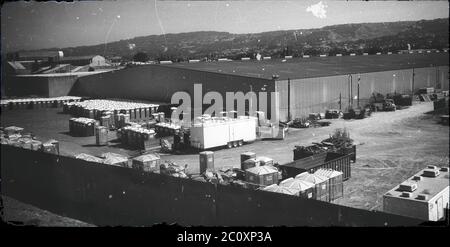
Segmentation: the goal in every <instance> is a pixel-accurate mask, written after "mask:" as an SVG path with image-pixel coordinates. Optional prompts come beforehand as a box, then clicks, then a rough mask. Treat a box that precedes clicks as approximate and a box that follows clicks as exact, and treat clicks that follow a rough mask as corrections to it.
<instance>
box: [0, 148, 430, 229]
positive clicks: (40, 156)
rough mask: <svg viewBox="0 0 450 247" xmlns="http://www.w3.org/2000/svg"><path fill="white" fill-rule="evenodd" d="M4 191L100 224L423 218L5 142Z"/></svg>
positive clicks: (406, 221) (380, 222) (377, 222)
mask: <svg viewBox="0 0 450 247" xmlns="http://www.w3.org/2000/svg"><path fill="white" fill-rule="evenodd" d="M1 153H2V155H1V193H2V194H5V195H8V196H11V197H14V198H17V199H18V200H21V201H23V202H26V203H30V204H33V205H36V206H38V207H41V208H44V209H47V210H49V211H52V212H55V213H57V214H60V215H64V216H68V217H72V218H76V219H80V220H83V221H86V222H89V223H93V224H96V225H132V226H137V225H146V226H149V225H152V224H155V223H162V222H166V223H173V222H176V223H179V224H182V225H226V226H234V225H244V226H254V225H261V226H271V225H287V226H305V225H307V226H330V225H335V226H386V225H387V226H406V225H408V226H411V225H419V224H421V221H420V220H416V219H411V218H406V217H402V216H396V215H391V214H386V213H382V212H370V211H366V210H361V209H354V208H348V207H343V206H339V205H334V204H329V203H326V202H321V201H316V200H308V199H302V198H298V197H293V196H288V195H283V194H277V193H272V192H264V191H253V190H247V189H242V188H237V187H230V186H221V185H219V186H214V185H212V184H209V183H202V182H197V181H191V180H188V179H180V178H175V177H170V176H165V175H159V174H141V173H140V172H138V171H136V170H132V169H128V168H122V167H113V166H107V165H102V164H96V163H91V162H86V161H82V160H75V159H73V158H68V157H61V156H57V155H52V154H47V153H41V152H35V151H31V150H25V149H21V148H18V147H12V146H3V145H2V147H1Z"/></svg>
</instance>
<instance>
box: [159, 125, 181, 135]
mask: <svg viewBox="0 0 450 247" xmlns="http://www.w3.org/2000/svg"><path fill="white" fill-rule="evenodd" d="M180 129H181V126H180V125H177V124H173V123H157V124H155V131H156V133H157V134H158V136H173V135H175V134H177V133H178V131H180Z"/></svg>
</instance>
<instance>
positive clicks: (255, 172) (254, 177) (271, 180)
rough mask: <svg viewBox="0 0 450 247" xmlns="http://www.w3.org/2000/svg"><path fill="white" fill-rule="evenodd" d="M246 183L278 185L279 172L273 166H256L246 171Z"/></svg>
mask: <svg viewBox="0 0 450 247" xmlns="http://www.w3.org/2000/svg"><path fill="white" fill-rule="evenodd" d="M245 178H246V181H247V182H249V183H253V184H259V185H272V184H276V183H278V170H277V169H276V168H275V167H273V166H255V167H252V168H249V169H247V170H245Z"/></svg>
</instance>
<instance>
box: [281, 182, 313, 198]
mask: <svg viewBox="0 0 450 247" xmlns="http://www.w3.org/2000/svg"><path fill="white" fill-rule="evenodd" d="M280 186H282V187H285V188H289V189H293V190H296V191H298V193H297V195H298V196H300V197H303V198H308V199H316V197H315V196H316V194H315V185H314V184H313V183H310V182H308V181H304V180H301V179H294V178H288V179H285V180H283V181H281V182H280Z"/></svg>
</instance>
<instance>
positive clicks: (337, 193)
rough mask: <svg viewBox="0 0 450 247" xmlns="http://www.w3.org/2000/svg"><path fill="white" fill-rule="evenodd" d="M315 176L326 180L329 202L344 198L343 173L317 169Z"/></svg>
mask: <svg viewBox="0 0 450 247" xmlns="http://www.w3.org/2000/svg"><path fill="white" fill-rule="evenodd" d="M314 174H316V175H320V176H324V177H327V178H328V191H329V199H330V202H331V201H334V200H336V199H337V198H340V197H343V196H344V182H343V179H342V178H343V173H342V172H338V171H335V170H331V169H319V170H317V171H316V172H314Z"/></svg>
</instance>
